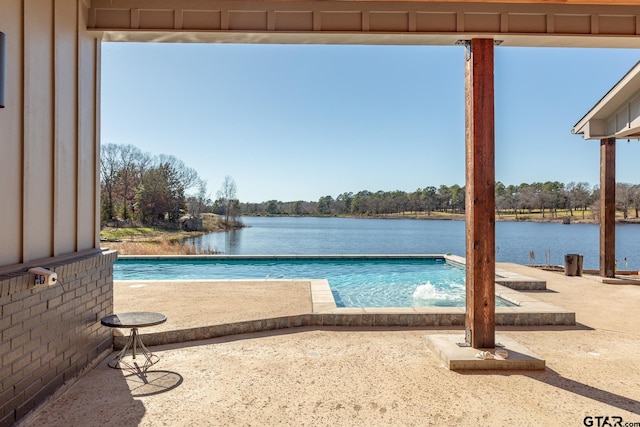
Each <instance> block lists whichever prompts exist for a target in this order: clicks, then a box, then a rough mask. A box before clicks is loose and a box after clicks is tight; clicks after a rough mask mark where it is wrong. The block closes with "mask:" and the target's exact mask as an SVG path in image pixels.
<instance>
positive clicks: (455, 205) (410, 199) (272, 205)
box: [240, 181, 640, 219]
mask: <svg viewBox="0 0 640 427" xmlns="http://www.w3.org/2000/svg"><path fill="white" fill-rule="evenodd" d="M599 197H600V192H599V188H598V187H597V186H594V187H591V186H590V185H589V184H588V183H586V182H578V183H576V182H570V183H568V184H563V183H560V182H558V181H553V182H551V181H547V182H544V183H542V182H534V183H532V184H527V183H522V184H520V185H505V184H503V183H502V182H496V214H497V215H498V217H501V216H503V215H515V217H516V219H517V218H521V217H523V216H525V215H529V214H532V213H534V212H538V213H542V216H543V217H546V216H547V215H549V216H550V217H551V218H554V217H557V215H558V212H559V211H562V212H563V215H567V212H568V215H570V216H574V215H577V214H579V215H581V217H582V218H585V217H586V214H587V212H589V214H590V215H591V216H592V217H593V218H596V217H597V215H598V201H599ZM616 204H617V208H618V209H619V210H621V211H623V212H624V215H625V218H626V217H627V214H628V212H629V211H630V210H635V216H636V217H638V212H639V210H640V184H635V185H632V184H627V183H618V184H617V186H616ZM240 209H241V214H242V215H295V216H301V215H309V216H342V215H353V216H360V217H366V216H381V215H390V214H393V215H398V214H400V215H412V214H418V213H420V214H426V215H431V214H433V213H434V212H440V213H449V214H463V213H464V212H465V187H464V186H460V185H457V184H454V185H451V186H447V185H440V186H439V187H437V188H436V187H434V186H428V187H425V188H419V189H417V190H416V191H414V192H411V193H408V192H405V191H400V190H396V191H377V192H375V193H373V192H371V191H366V190H365V191H360V192H358V193H352V192H347V193H342V194H340V195H338V196H337V197H336V198H333V197H332V196H322V197H320V198H319V199H318V201H302V200H298V201H292V202H282V201H278V200H269V201H266V202H262V203H242V204H240ZM522 219H524V218H522Z"/></svg>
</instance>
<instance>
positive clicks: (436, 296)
mask: <svg viewBox="0 0 640 427" xmlns="http://www.w3.org/2000/svg"><path fill="white" fill-rule="evenodd" d="M113 273H114V279H115V280H207V279H215V280H220V279H267V280H269V279H280V278H284V279H327V280H328V281H329V286H330V287H331V291H332V293H333V297H334V299H335V302H336V305H337V306H338V307H464V305H465V270H464V269H463V268H461V267H459V266H457V265H454V264H450V263H448V262H446V261H445V260H444V258H419V259H384V258H383V259H371V258H365V259H360V258H348V259H308V258H307V259H300V258H296V259H287V258H279V259H251V258H241V259H216V260H211V259H206V260H202V259H200V260H194V259H179V260H178V259H172V260H141V259H119V260H118V261H117V262H116V263H115V265H114V272H113ZM496 305H507V303H506V302H504V301H503V300H500V299H497V301H496Z"/></svg>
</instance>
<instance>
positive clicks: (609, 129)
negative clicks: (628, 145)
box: [571, 62, 640, 140]
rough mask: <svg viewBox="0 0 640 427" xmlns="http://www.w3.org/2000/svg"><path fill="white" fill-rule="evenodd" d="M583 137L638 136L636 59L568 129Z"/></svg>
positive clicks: (639, 101)
mask: <svg viewBox="0 0 640 427" xmlns="http://www.w3.org/2000/svg"><path fill="white" fill-rule="evenodd" d="M571 132H572V133H574V134H582V135H583V137H584V139H598V140H600V139H605V138H616V139H627V138H640V62H638V63H636V65H635V66H634V67H633V68H632V69H631V70H629V72H628V73H627V74H626V75H625V76H624V77H623V78H622V79H620V81H619V82H618V83H616V84H615V86H613V88H611V90H610V91H609V92H607V94H606V95H605V96H603V97H602V99H601V100H600V101H598V103H596V105H594V106H593V108H591V110H589V112H588V113H587V114H585V116H584V117H583V118H582V119H580V121H579V122H578V123H576V125H575V126H574V128H573V129H572V130H571Z"/></svg>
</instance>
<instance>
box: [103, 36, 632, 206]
mask: <svg viewBox="0 0 640 427" xmlns="http://www.w3.org/2000/svg"><path fill="white" fill-rule="evenodd" d="M638 60H640V50H626V49H584V48H583V49H562V48H515V47H496V49H495V101H496V104H495V115H496V116H495V117H496V118H495V122H496V133H495V134H496V179H497V180H498V181H502V182H503V183H505V184H507V185H508V184H520V183H522V182H528V183H531V182H535V181H543V182H544V181H556V180H557V181H560V182H563V183H568V182H571V181H575V182H578V181H584V182H588V183H589V184H591V185H597V184H598V181H599V143H598V142H597V141H584V140H583V139H582V137H581V136H578V135H572V134H571V129H572V128H573V126H574V125H575V123H576V122H577V121H578V120H579V119H580V118H582V116H583V115H584V114H585V113H586V112H587V111H588V110H589V109H590V108H591V107H592V106H593V105H594V104H595V103H596V102H597V101H598V100H600V98H601V97H602V96H603V95H604V94H605V93H606V92H607V91H608V90H609V89H610V88H611V87H612V86H613V85H614V84H615V83H616V82H617V81H618V80H619V79H620V78H622V76H623V75H624V74H625V73H626V72H627V71H628V70H629V69H630V68H631V67H632V66H633V65H634V64H635V63H636V62H637V61H638ZM101 96H102V124H101V132H102V134H101V141H102V143H115V144H132V145H135V146H137V147H139V148H140V149H141V150H142V151H145V152H149V153H152V154H171V155H174V156H176V157H178V158H179V159H181V160H183V161H184V162H185V163H186V164H187V165H188V166H190V167H193V168H194V169H196V170H197V171H198V173H199V174H200V176H201V177H202V178H203V179H204V180H206V181H207V185H208V191H209V193H210V195H211V197H212V198H215V196H216V192H217V191H218V190H219V189H220V186H221V184H222V182H223V180H224V177H225V176H226V175H229V176H231V177H233V178H234V180H235V182H236V185H237V188H238V198H239V199H240V201H241V202H261V201H266V200H271V199H276V200H281V201H293V200H309V201H312V200H318V198H320V197H321V196H325V195H330V196H332V197H337V196H338V195H339V194H340V193H343V192H348V191H351V192H354V193H355V192H358V191H360V190H370V191H374V192H375V191H378V190H383V191H392V190H403V191H407V192H411V191H414V190H416V189H418V188H424V187H426V186H429V185H434V186H439V185H441V184H446V185H453V184H459V185H464V165H465V158H464V48H462V47H459V46H447V47H442V46H436V47H434V46H322V45H233V44H170V43H167V44H152V43H144V44H137V43H104V44H103V52H102V94H101ZM617 161H618V163H617V179H618V181H620V182H632V183H640V173H638V163H639V162H640V142H639V141H637V140H632V141H630V142H627V141H626V140H624V141H623V140H620V141H618V151H617Z"/></svg>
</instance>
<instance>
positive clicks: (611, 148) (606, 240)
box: [600, 138, 616, 277]
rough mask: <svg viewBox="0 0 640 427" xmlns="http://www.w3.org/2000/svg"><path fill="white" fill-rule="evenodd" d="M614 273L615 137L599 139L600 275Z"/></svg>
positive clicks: (611, 275) (612, 275)
mask: <svg viewBox="0 0 640 427" xmlns="http://www.w3.org/2000/svg"><path fill="white" fill-rule="evenodd" d="M615 274H616V139H615V138H605V139H601V140H600V276H601V277H614V276H615Z"/></svg>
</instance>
